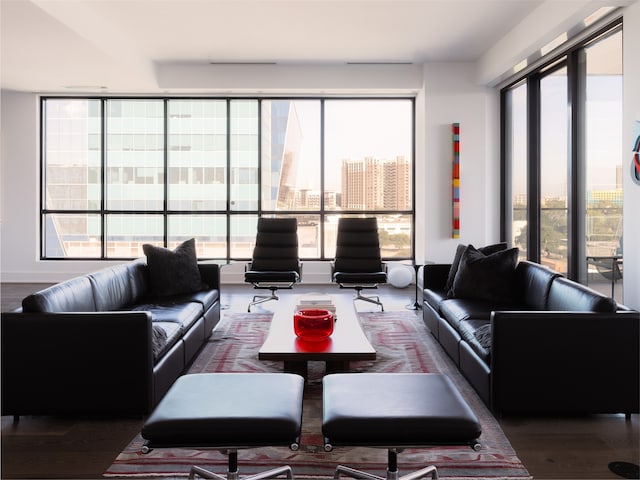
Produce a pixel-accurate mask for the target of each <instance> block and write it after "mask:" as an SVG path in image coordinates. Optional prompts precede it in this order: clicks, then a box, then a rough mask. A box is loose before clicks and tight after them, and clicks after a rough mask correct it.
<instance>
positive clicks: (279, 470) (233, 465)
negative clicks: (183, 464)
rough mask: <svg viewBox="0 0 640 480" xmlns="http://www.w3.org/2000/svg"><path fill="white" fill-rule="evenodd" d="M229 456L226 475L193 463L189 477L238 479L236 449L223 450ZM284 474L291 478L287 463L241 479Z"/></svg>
mask: <svg viewBox="0 0 640 480" xmlns="http://www.w3.org/2000/svg"><path fill="white" fill-rule="evenodd" d="M225 452H226V453H227V455H228V456H229V466H228V468H227V475H226V476H225V475H220V474H218V473H214V472H211V471H209V470H207V469H205V468H202V467H198V466H196V465H193V466H192V467H191V471H190V472H189V479H195V478H208V479H215V480H239V479H240V475H239V474H238V452H237V450H236V449H229V450H225ZM282 475H284V476H285V477H286V478H288V479H290V480H293V470H291V467H290V466H289V465H283V466H281V467H276V468H272V469H271V470H266V471H264V472H260V473H255V474H253V475H249V476H245V477H242V479H243V480H267V479H270V478H277V477H280V476H282Z"/></svg>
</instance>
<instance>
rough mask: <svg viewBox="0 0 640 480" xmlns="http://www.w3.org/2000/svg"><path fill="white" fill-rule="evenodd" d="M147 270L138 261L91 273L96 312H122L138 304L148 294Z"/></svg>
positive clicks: (142, 263)
mask: <svg viewBox="0 0 640 480" xmlns="http://www.w3.org/2000/svg"><path fill="white" fill-rule="evenodd" d="M146 268H147V266H146V265H145V264H144V261H141V260H136V261H133V262H127V263H123V264H121V265H114V266H113V267H108V268H103V269H102V270H98V271H97V272H93V273H90V274H89V275H88V277H89V280H90V281H91V285H92V287H93V296H94V300H95V303H96V310H97V311H99V312H107V311H112V310H121V309H123V308H126V307H127V306H129V305H133V304H135V303H136V302H138V300H139V299H140V298H141V297H142V296H143V295H144V294H146V292H147V274H146Z"/></svg>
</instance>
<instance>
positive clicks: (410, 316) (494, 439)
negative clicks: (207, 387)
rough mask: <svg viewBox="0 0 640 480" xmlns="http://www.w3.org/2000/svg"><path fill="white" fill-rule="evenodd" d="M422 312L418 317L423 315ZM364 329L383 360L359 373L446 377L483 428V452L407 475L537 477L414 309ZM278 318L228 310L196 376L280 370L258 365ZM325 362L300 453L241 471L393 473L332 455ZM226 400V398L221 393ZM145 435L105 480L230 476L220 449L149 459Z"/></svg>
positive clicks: (426, 452)
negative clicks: (324, 429)
mask: <svg viewBox="0 0 640 480" xmlns="http://www.w3.org/2000/svg"><path fill="white" fill-rule="evenodd" d="M420 313H421V312H418V315H419V314H420ZM359 316H360V320H361V322H362V326H363V329H364V330H365V332H366V333H367V335H368V337H369V339H370V342H371V344H372V345H373V346H374V348H375V350H376V352H377V359H376V360H374V361H367V362H352V364H351V370H352V371H356V372H360V371H361V372H439V373H443V374H446V375H449V377H450V378H451V379H452V380H453V382H454V383H455V385H456V386H457V387H458V389H459V390H460V392H461V393H462V395H463V397H464V398H465V399H466V401H467V402H468V404H469V405H470V406H471V408H472V409H473V411H474V412H475V414H476V416H477V417H478V418H479V419H480V423H481V425H482V435H481V437H480V443H481V444H482V449H481V450H480V451H478V452H475V451H473V450H472V449H471V448H469V447H438V448H429V449H407V450H405V451H404V452H402V453H400V454H399V455H398V462H399V468H400V475H404V474H406V473H409V472H412V471H414V470H418V469H421V468H423V467H425V466H427V465H436V466H437V467H438V474H439V476H440V478H452V479H453V478H455V479H485V478H486V479H511V478H514V479H515V478H517V479H522V478H531V477H530V475H529V473H528V472H527V470H526V468H525V467H524V466H523V465H522V462H521V461H520V460H519V459H518V457H517V455H516V453H515V452H514V450H513V448H512V447H511V444H510V443H509V441H508V439H507V438H506V437H505V435H504V433H503V432H502V429H501V428H500V426H499V424H498V422H497V420H496V419H495V418H494V417H493V415H492V414H491V413H490V412H489V410H488V409H487V408H486V406H485V405H484V403H483V402H482V401H481V400H480V399H479V397H478V396H477V394H476V393H475V391H474V390H473V388H472V387H471V386H470V385H469V384H468V383H467V381H466V380H465V379H464V378H463V377H462V375H461V374H460V372H459V371H458V369H457V368H456V367H455V365H454V364H453V363H452V362H451V360H450V359H449V357H447V355H446V354H445V353H444V352H443V351H442V349H441V348H440V346H439V345H438V344H437V342H436V341H435V340H434V339H433V337H432V336H431V334H430V333H429V332H428V330H427V329H426V327H425V326H424V324H423V323H422V320H421V318H420V317H419V316H416V314H415V313H414V312H411V311H390V312H380V313H360V314H359ZM270 321H271V315H270V314H264V313H231V312H228V311H225V312H224V314H223V318H222V320H221V322H220V324H219V326H218V327H217V328H216V329H215V331H214V333H213V335H212V337H211V339H210V341H209V342H208V343H207V345H206V346H205V347H204V349H203V350H202V351H201V353H200V354H199V355H198V357H197V358H196V360H195V362H194V364H193V365H192V366H191V368H190V369H189V373H206V372H278V371H281V370H282V363H281V362H264V361H260V360H258V349H259V348H260V346H261V345H262V343H263V342H264V339H265V337H266V334H267V331H268V329H269V323H270ZM323 370H324V364H323V363H321V362H311V364H310V368H309V382H308V384H307V386H306V387H305V399H304V407H303V432H302V438H301V447H300V450H299V451H296V452H292V451H290V450H289V449H288V448H285V447H269V448H256V449H250V450H241V451H239V452H238V463H239V473H240V475H241V476H244V475H250V474H253V473H256V472H259V471H262V470H266V469H269V468H272V467H275V466H279V465H284V464H287V465H290V466H291V467H292V469H293V473H294V475H295V476H296V477H302V478H327V477H331V478H332V477H333V474H334V470H335V467H336V465H338V464H342V465H347V466H351V467H354V468H357V469H362V470H365V471H368V472H371V473H374V474H378V475H382V476H384V475H385V473H384V472H385V468H386V461H387V452H386V450H384V449H376V448H336V449H335V450H333V451H332V452H329V453H327V452H324V450H323V448H322V447H323V442H322V434H321V431H320V428H321V423H322V389H321V379H322V374H323V373H324V372H323ZM220 394H221V395H224V392H220ZM142 444H143V439H142V438H141V437H140V436H139V435H138V436H136V438H134V439H133V440H132V442H131V443H130V444H129V445H128V446H127V447H126V448H125V450H124V451H123V452H122V453H120V455H118V457H117V458H116V459H115V461H114V462H113V464H112V465H111V466H110V467H109V469H108V470H107V471H106V472H105V474H104V476H105V477H140V478H142V477H181V476H187V475H188V473H189V469H190V468H191V465H198V466H201V467H203V468H206V469H208V470H211V471H214V472H217V473H220V474H222V475H225V474H226V473H225V472H226V461H227V457H226V456H225V455H223V454H221V453H220V452H218V451H215V450H204V451H197V450H185V449H158V450H153V451H151V452H150V453H148V454H143V453H141V447H142Z"/></svg>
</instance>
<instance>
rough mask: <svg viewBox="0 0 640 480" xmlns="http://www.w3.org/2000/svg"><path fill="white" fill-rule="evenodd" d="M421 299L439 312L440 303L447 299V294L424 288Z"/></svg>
mask: <svg viewBox="0 0 640 480" xmlns="http://www.w3.org/2000/svg"><path fill="white" fill-rule="evenodd" d="M422 298H423V300H424V301H425V302H427V303H428V304H429V305H431V307H432V308H433V309H434V310H435V311H436V312H439V311H440V302H442V301H443V300H445V299H446V298H447V292H445V291H444V290H442V289H440V290H431V289H430V288H425V289H424V290H423V294H422Z"/></svg>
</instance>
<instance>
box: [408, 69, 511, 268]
mask: <svg viewBox="0 0 640 480" xmlns="http://www.w3.org/2000/svg"><path fill="white" fill-rule="evenodd" d="M424 83H425V84H424V89H423V90H424V103H422V104H421V105H420V108H422V109H423V112H424V116H425V120H424V131H419V134H421V135H422V134H424V148H425V154H424V158H418V159H417V161H418V162H419V163H418V165H419V166H420V162H423V161H424V162H425V163H424V168H422V169H419V175H421V176H422V177H420V176H419V177H418V179H419V180H418V182H417V185H416V188H417V189H418V190H420V189H424V203H423V205H424V212H416V214H417V216H418V219H421V220H423V221H422V222H421V223H419V222H418V221H416V224H417V225H416V228H419V230H418V232H417V235H418V236H423V238H424V250H423V256H422V258H421V255H420V252H417V253H416V256H417V260H427V261H435V262H447V261H450V260H451V259H452V258H453V254H454V253H455V249H456V246H457V245H458V243H473V244H475V245H478V246H481V245H485V244H487V243H492V242H494V241H498V240H499V231H500V230H499V221H500V218H499V211H500V208H499V207H500V204H499V201H500V189H499V177H500V164H499V148H498V145H499V95H498V92H497V91H496V90H494V89H491V88H487V87H483V86H478V85H476V83H475V65H474V64H471V63H435V64H427V65H425V67H424ZM454 122H458V123H460V209H461V212H460V238H459V239H453V238H452V235H451V234H452V206H451V200H452V192H451V160H452V151H451V148H452V147H451V124H452V123H454ZM420 180H422V182H421V181H420ZM421 183H422V184H421ZM421 216H422V218H421Z"/></svg>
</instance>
